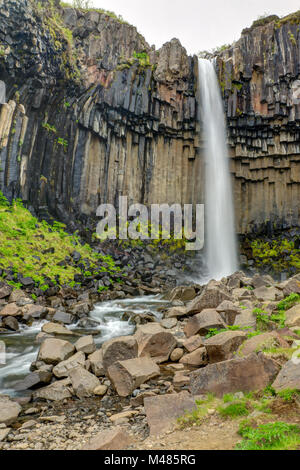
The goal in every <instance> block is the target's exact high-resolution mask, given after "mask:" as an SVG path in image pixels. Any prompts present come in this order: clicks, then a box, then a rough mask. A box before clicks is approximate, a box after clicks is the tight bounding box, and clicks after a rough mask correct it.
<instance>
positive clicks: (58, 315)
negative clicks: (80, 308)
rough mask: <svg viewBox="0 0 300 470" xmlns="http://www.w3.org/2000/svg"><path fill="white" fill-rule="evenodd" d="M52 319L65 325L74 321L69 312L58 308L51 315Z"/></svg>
mask: <svg viewBox="0 0 300 470" xmlns="http://www.w3.org/2000/svg"><path fill="white" fill-rule="evenodd" d="M53 321H54V322H57V323H63V324H65V325H72V323H74V321H75V317H74V315H71V314H70V313H67V312H63V311H61V310H58V311H57V312H55V314H54V316H53Z"/></svg>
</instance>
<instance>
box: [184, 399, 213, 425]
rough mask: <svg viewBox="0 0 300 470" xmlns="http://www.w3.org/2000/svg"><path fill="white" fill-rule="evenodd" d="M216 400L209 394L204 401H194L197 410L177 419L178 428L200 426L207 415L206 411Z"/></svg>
mask: <svg viewBox="0 0 300 470" xmlns="http://www.w3.org/2000/svg"><path fill="white" fill-rule="evenodd" d="M215 400H216V398H215V396H214V395H213V394H212V393H209V394H208V395H207V396H206V398H205V399H203V400H196V406H197V409H196V410H194V411H192V412H186V413H185V415H184V416H181V417H180V418H178V419H177V422H178V424H179V426H180V427H181V428H182V429H184V428H186V427H190V426H200V425H201V424H202V423H203V421H204V420H205V418H206V417H207V415H208V410H209V409H210V406H212V405H213V404H214V402H215Z"/></svg>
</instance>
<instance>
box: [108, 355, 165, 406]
mask: <svg viewBox="0 0 300 470" xmlns="http://www.w3.org/2000/svg"><path fill="white" fill-rule="evenodd" d="M159 374H160V369H159V367H158V365H157V364H156V363H155V362H154V361H153V360H152V359H150V358H149V357H140V358H135V359H128V360H126V361H118V362H115V363H114V364H113V365H111V366H110V367H109V368H108V376H109V378H110V380H111V382H112V384H113V386H114V388H115V389H116V391H117V393H118V395H119V396H121V397H127V396H129V395H131V394H132V392H133V391H134V390H135V389H136V388H138V387H139V386H140V385H142V384H143V383H144V382H147V381H148V380H150V379H152V378H154V377H157V376H159Z"/></svg>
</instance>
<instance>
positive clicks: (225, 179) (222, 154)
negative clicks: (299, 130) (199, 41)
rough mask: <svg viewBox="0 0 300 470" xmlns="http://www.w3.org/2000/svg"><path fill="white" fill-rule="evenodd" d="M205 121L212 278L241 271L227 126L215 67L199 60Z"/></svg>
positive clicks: (207, 226) (207, 228) (207, 249)
mask: <svg viewBox="0 0 300 470" xmlns="http://www.w3.org/2000/svg"><path fill="white" fill-rule="evenodd" d="M199 90H200V102H201V111H202V113H201V121H202V123H203V129H202V132H203V137H204V146H205V150H204V152H205V236H206V243H205V256H206V262H207V268H208V271H209V275H210V278H214V279H221V278H222V277H223V276H228V275H230V274H232V273H234V272H235V271H236V270H237V268H238V260H237V245H236V236H235V223H234V207H233V197H232V188H231V177H230V172H229V155H228V150H227V144H226V124H225V116H224V109H223V103H222V97H221V92H220V86H219V83H218V79H217V75H216V72H215V68H214V64H213V63H212V62H210V61H208V60H205V59H199Z"/></svg>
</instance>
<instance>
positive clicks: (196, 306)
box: [187, 285, 230, 315]
mask: <svg viewBox="0 0 300 470" xmlns="http://www.w3.org/2000/svg"><path fill="white" fill-rule="evenodd" d="M224 300H230V296H229V294H228V293H227V292H226V291H225V290H223V289H221V288H220V287H218V286H215V285H208V286H206V287H205V289H204V291H203V292H202V294H201V295H199V296H198V297H196V298H195V299H194V300H193V301H192V302H191V303H190V304H189V305H188V306H187V314H189V315H193V314H194V313H200V312H202V310H204V309H208V308H217V307H218V306H219V305H220V304H221V303H222V302H223V301H224Z"/></svg>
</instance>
